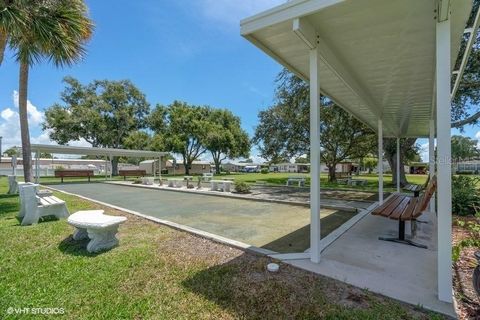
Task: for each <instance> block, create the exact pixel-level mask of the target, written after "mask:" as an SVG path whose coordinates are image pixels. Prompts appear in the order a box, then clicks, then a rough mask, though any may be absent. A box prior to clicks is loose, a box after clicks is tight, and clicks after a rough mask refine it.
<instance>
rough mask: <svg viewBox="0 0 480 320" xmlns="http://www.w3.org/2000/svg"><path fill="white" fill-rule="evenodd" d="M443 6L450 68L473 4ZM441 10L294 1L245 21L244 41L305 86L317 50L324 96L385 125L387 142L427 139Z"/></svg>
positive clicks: (431, 0) (376, 0) (371, 2)
mask: <svg viewBox="0 0 480 320" xmlns="http://www.w3.org/2000/svg"><path fill="white" fill-rule="evenodd" d="M445 3H447V5H448V3H450V6H451V8H450V9H451V18H450V19H451V47H452V52H451V57H452V62H451V63H452V68H453V66H454V64H455V60H456V57H457V55H458V52H459V49H460V43H461V39H462V35H463V33H464V29H465V24H466V22H467V19H468V16H469V14H470V11H471V10H472V0H450V1H446V0H443V2H441V5H445ZM438 5H439V2H438V0H421V1H419V0H389V1H385V0H293V1H289V2H287V3H285V4H283V5H280V6H278V7H275V8H273V9H271V10H268V11H265V12H263V13H260V14H258V15H255V16H252V17H250V18H247V19H244V20H242V22H241V33H242V35H243V36H244V37H245V38H247V39H248V40H249V41H251V42H252V43H253V44H255V45H256V46H257V47H259V48H260V49H262V50H263V51H264V52H265V53H267V54H268V55H270V56H271V57H272V58H274V59H275V60H277V61H278V62H279V63H281V64H282V65H283V66H285V67H286V68H288V69H289V70H290V71H292V72H294V73H295V74H297V75H298V76H300V77H301V78H303V79H304V80H307V81H308V79H309V50H310V49H311V47H309V41H310V42H316V43H318V46H317V48H318V50H319V51H320V56H321V60H320V87H321V89H322V93H323V94H324V95H326V96H328V97H329V98H331V99H332V100H333V101H335V102H336V103H337V104H338V105H340V106H341V107H342V108H344V109H345V110H347V111H348V112H350V113H351V114H353V115H355V116H356V117H357V118H358V119H360V120H361V121H363V122H364V123H366V124H367V125H369V126H370V127H371V128H373V129H374V130H377V120H378V119H379V118H382V119H383V125H384V136H390V137H427V136H428V133H429V120H430V119H431V118H432V116H433V115H434V108H435V102H434V96H435V92H434V87H435V83H434V79H435V73H434V72H435V41H436V40H435V37H436V31H435V30H436V28H435V27H436V20H435V17H436V15H437V14H440V15H442V14H444V12H445V10H438V7H437V6H438ZM442 8H443V9H444V7H441V6H440V9H442ZM446 10H448V9H446ZM438 11H440V12H438ZM442 11H443V12H442ZM315 45H316V44H315Z"/></svg>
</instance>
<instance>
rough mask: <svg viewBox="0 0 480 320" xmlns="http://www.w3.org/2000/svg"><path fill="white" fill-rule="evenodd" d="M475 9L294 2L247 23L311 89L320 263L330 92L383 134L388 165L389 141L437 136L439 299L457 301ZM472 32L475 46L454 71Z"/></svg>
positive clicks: (344, 0)
mask: <svg viewBox="0 0 480 320" xmlns="http://www.w3.org/2000/svg"><path fill="white" fill-rule="evenodd" d="M471 11H472V1H471V0H425V1H418V0H391V1H385V0H293V1H289V2H287V3H285V4H283V5H280V6H277V7H275V8H273V9H270V10H268V11H265V12H263V13H260V14H257V15H255V16H252V17H250V18H247V19H244V20H243V21H242V22H241V33H242V35H243V36H244V37H245V38H247V39H248V40H249V41H250V42H252V43H253V44H254V45H256V46H257V47H258V48H260V49H261V50H263V51H264V52H265V53H267V54H268V55H269V56H271V57H272V58H273V59H275V60H276V61H278V62H279V63H280V64H282V65H283V66H284V67H286V68H287V69H289V70H290V71H291V72H293V73H295V74H296V75H297V76H299V77H300V78H302V79H304V80H306V81H308V82H309V83H310V144H311V145H310V159H311V187H310V188H311V190H310V197H311V235H310V259H311V261H312V262H316V263H318V262H320V258H321V245H320V239H321V235H320V218H319V211H320V196H319V195H320V152H321V150H320V141H319V137H320V134H319V131H320V126H319V123H320V109H319V107H320V99H319V97H320V94H321V93H322V94H324V95H325V96H327V97H329V98H330V99H331V100H332V101H334V102H335V103H336V104H338V105H339V106H341V107H342V108H343V109H345V110H346V111H348V112H349V113H351V114H353V115H354V116H355V117H356V118H358V119H359V120H360V121H362V122H364V123H365V124H367V125H368V126H370V127H371V128H372V129H374V130H375V131H377V133H378V143H379V151H378V152H379V158H380V159H382V158H383V138H384V137H391V138H397V148H398V145H399V144H398V141H399V140H398V139H400V138H406V137H424V138H427V137H428V138H429V139H430V149H429V150H430V164H431V168H433V167H434V166H433V164H434V163H436V164H437V166H436V167H437V170H438V172H437V176H438V191H437V194H438V195H437V198H438V208H437V216H438V229H437V230H438V231H437V235H438V240H437V241H438V259H437V280H438V281H437V284H438V288H437V290H438V291H437V293H438V298H439V300H441V301H445V302H451V301H452V271H451V268H452V261H451V249H452V236H451V234H452V230H451V222H452V219H451V166H450V162H451V161H450V159H451V146H450V128H451V124H450V120H451V119H450V105H451V97H452V96H454V95H455V91H456V90H457V89H458V83H459V81H460V80H461V78H462V73H463V71H464V68H465V63H466V61H467V58H468V54H469V52H470V49H471V46H472V42H473V41H472V40H471V39H474V35H475V33H476V31H477V29H478V13H477V14H476V19H475V22H474V24H473V25H472V26H468V30H466V23H467V20H468V18H469V16H470V14H471ZM464 33H469V34H470V41H468V43H467V45H466V46H465V47H466V50H465V51H464V52H462V53H461V54H462V55H463V59H461V61H462V65H461V66H460V68H459V70H453V67H454V64H455V61H456V58H457V56H458V54H459V51H460V47H461V41H462V38H463V35H464ZM452 72H453V74H454V76H456V78H455V82H454V85H453V86H452V82H451V79H452ZM452 87H453V88H452ZM435 137H436V139H437V160H436V161H435V159H434V152H433V151H434V150H433V146H434V139H435ZM397 153H398V152H397ZM397 163H398V162H397ZM379 164H380V165H379V198H380V201H379V203H381V202H382V201H383V167H382V165H381V164H382V161H379ZM433 171H434V170H431V172H430V174H434V172H433ZM397 181H398V179H397ZM397 188H399V185H398V186H397ZM432 207H433V206H432ZM419 250H420V249H419Z"/></svg>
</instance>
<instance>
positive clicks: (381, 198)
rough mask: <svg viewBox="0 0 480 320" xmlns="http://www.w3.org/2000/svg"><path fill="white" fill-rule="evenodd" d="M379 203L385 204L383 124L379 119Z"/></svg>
mask: <svg viewBox="0 0 480 320" xmlns="http://www.w3.org/2000/svg"><path fill="white" fill-rule="evenodd" d="M378 202H379V204H382V203H383V123H382V119H378Z"/></svg>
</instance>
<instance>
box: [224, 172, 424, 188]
mask: <svg viewBox="0 0 480 320" xmlns="http://www.w3.org/2000/svg"><path fill="white" fill-rule="evenodd" d="M222 176H224V177H231V178H235V180H236V181H244V182H248V183H254V182H256V181H264V182H267V183H271V184H281V185H285V184H286V182H287V179H288V177H292V176H295V177H300V176H302V177H305V178H306V179H307V185H308V184H309V183H310V176H309V174H305V173H267V174H262V173H238V174H230V175H222ZM353 179H364V180H367V185H366V186H347V185H345V184H338V183H331V182H328V176H327V174H322V175H321V176H320V183H321V187H323V188H328V189H356V190H369V191H377V190H378V175H376V174H363V175H361V176H354V177H353ZM407 180H408V181H409V182H410V183H413V184H424V183H425V181H426V180H427V176H426V175H418V174H411V175H407ZM384 188H385V191H395V190H396V186H394V185H393V184H392V175H391V174H385V175H384Z"/></svg>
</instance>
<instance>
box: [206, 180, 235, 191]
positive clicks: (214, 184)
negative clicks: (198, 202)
mask: <svg viewBox="0 0 480 320" xmlns="http://www.w3.org/2000/svg"><path fill="white" fill-rule="evenodd" d="M232 183H233V181H229V180H211V181H210V190H211V191H217V190H218V187H219V186H221V191H223V192H230V186H231V185H232Z"/></svg>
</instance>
